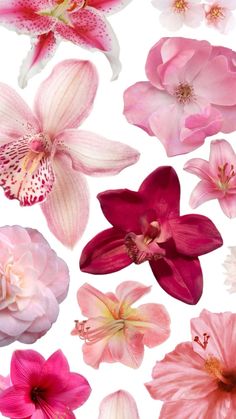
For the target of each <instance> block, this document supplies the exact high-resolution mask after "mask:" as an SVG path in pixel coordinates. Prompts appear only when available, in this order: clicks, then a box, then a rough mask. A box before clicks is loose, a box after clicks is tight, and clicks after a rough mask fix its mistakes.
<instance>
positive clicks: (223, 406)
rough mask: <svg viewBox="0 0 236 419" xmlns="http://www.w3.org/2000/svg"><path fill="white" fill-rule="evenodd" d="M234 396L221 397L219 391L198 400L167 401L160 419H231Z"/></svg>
mask: <svg viewBox="0 0 236 419" xmlns="http://www.w3.org/2000/svg"><path fill="white" fill-rule="evenodd" d="M232 412H233V406H232V398H231V397H229V398H228V397H219V394H218V392H213V393H212V394H208V396H207V397H202V398H199V399H198V400H179V401H176V402H170V403H165V404H164V406H163V407H162V409H161V413H160V417H159V419H173V417H175V418H176V419H189V418H191V419H200V418H201V419H213V418H214V419H222V418H224V419H231V418H232V416H231V413H232Z"/></svg>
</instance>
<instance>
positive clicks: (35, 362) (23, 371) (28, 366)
mask: <svg viewBox="0 0 236 419" xmlns="http://www.w3.org/2000/svg"><path fill="white" fill-rule="evenodd" d="M44 362H45V359H44V358H43V356H42V355H40V354H39V353H38V352H36V351H33V350H31V349H28V350H24V351H23V350H22V351H15V352H14V353H13V355H12V360H11V380H12V384H14V385H16V386H27V385H29V381H31V382H34V380H35V379H36V378H37V377H39V375H40V372H41V368H42V366H43V364H44Z"/></svg>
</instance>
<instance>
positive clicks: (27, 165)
mask: <svg viewBox="0 0 236 419" xmlns="http://www.w3.org/2000/svg"><path fill="white" fill-rule="evenodd" d="M24 139H27V140H28V148H29V151H28V153H27V154H26V156H25V158H24V159H23V161H22V169H23V171H25V172H28V173H33V172H34V171H35V170H36V169H37V168H38V166H39V165H40V161H41V160H42V158H43V157H47V156H49V155H50V152H51V141H50V139H49V137H48V135H46V134H42V133H40V134H33V135H26V136H25V137H24Z"/></svg>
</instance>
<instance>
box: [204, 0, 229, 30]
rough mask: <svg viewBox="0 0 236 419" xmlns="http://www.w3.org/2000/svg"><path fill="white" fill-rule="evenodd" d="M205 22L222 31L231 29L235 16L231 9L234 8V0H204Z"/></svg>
mask: <svg viewBox="0 0 236 419" xmlns="http://www.w3.org/2000/svg"><path fill="white" fill-rule="evenodd" d="M205 2H206V3H205V4H204V9H205V17H206V22H207V24H208V25H209V26H213V27H215V28H216V29H218V30H219V31H220V32H222V33H227V32H228V31H229V30H230V29H233V27H234V25H235V18H234V15H233V13H232V10H234V9H236V3H235V0H205Z"/></svg>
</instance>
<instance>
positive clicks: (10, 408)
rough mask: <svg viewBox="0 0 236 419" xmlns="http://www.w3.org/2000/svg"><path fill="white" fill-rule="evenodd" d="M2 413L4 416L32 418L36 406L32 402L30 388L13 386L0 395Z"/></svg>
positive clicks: (19, 418) (18, 418)
mask: <svg viewBox="0 0 236 419" xmlns="http://www.w3.org/2000/svg"><path fill="white" fill-rule="evenodd" d="M0 411H1V413H2V415H4V416H7V417H10V418H15V419H22V418H26V417H27V418H28V417H31V415H32V414H33V413H34V412H35V405H34V403H33V402H32V400H30V397H29V388H28V387H20V386H13V387H10V388H8V389H6V390H4V391H3V392H2V393H1V394H0Z"/></svg>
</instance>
